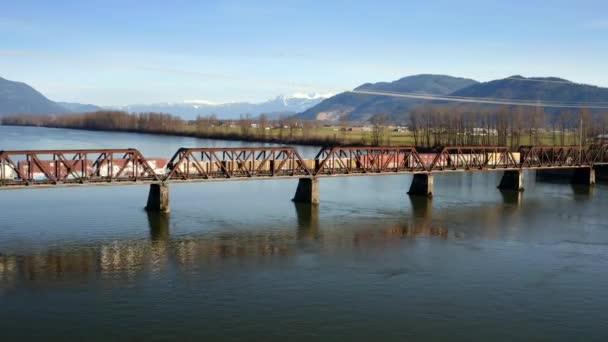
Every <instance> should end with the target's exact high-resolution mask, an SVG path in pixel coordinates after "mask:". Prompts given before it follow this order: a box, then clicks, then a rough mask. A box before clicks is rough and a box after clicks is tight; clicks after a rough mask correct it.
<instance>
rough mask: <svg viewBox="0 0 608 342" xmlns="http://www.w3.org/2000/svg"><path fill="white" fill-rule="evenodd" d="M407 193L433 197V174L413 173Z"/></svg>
mask: <svg viewBox="0 0 608 342" xmlns="http://www.w3.org/2000/svg"><path fill="white" fill-rule="evenodd" d="M407 194H408V195H410V196H426V197H433V174H431V173H415V174H414V178H413V179H412V185H410V191H408V192H407Z"/></svg>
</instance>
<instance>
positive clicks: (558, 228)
mask: <svg viewBox="0 0 608 342" xmlns="http://www.w3.org/2000/svg"><path fill="white" fill-rule="evenodd" d="M242 145H252V144H248V143H237V142H226V141H212V140H201V139H194V138H180V137H165V136H153V135H141V134H130V133H105V132H87V131H75V130H61V129H46V128H24V127H2V126H0V149H6V150H9V149H51V148H54V149H59V148H99V147H107V148H126V147H134V148H138V149H140V150H141V151H142V152H143V153H144V155H146V156H148V157H164V158H169V157H171V155H172V154H173V153H174V152H175V150H176V149H177V148H179V147H182V146H191V147H194V146H199V147H201V146H242ZM300 151H302V154H304V155H306V156H311V155H314V154H315V152H316V149H315V148H311V147H302V148H300ZM526 179H527V181H526V191H525V192H524V193H523V195H522V196H521V197H518V196H517V195H512V194H502V193H501V192H500V191H498V190H497V189H496V185H497V184H498V182H499V180H500V173H475V174H446V175H438V176H436V177H435V183H436V184H435V197H434V198H433V199H432V201H427V200H426V199H422V200H420V199H418V200H411V199H410V198H408V196H407V195H406V192H407V190H408V188H409V185H410V181H411V177H410V176H387V177H351V178H349V177H344V178H332V179H322V180H321V181H320V189H321V190H320V192H321V205H320V206H319V207H318V209H314V208H311V207H310V206H296V205H294V203H292V202H291V201H290V199H291V198H292V197H293V194H294V191H295V189H296V185H297V181H295V180H275V181H249V182H223V183H219V182H216V183H199V184H176V185H171V186H170V189H171V207H172V211H171V214H170V216H169V217H168V218H167V217H162V216H157V215H148V214H147V213H146V212H145V211H144V210H143V207H144V205H145V201H146V198H147V192H148V187H147V186H124V187H120V186H118V187H84V188H63V189H44V190H20V191H0V331H1V336H2V337H1V340H2V341H8V340H23V339H25V338H30V339H32V338H37V339H40V340H59V339H63V340H134V339H135V340H146V341H147V340H166V339H180V340H183V339H193V340H220V339H231V340H242V339H244V340H286V339H289V340H306V341H307V340H312V339H322V340H361V341H368V340H371V339H376V340H405V339H407V340H448V339H449V340H463V341H465V340H470V339H471V337H475V338H476V339H479V340H509V341H512V340H564V341H571V340H585V341H588V340H605V338H606V337H607V336H608V272H607V271H606V267H607V266H608V222H607V219H608V210H607V209H608V186H606V185H603V184H598V185H597V186H595V188H594V189H592V190H589V189H587V188H577V187H573V186H571V185H569V184H558V183H542V182H535V180H534V174H532V173H527V174H526Z"/></svg>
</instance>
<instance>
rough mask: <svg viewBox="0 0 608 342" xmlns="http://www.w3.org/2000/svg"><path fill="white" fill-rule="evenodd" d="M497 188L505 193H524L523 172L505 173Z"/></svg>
mask: <svg viewBox="0 0 608 342" xmlns="http://www.w3.org/2000/svg"><path fill="white" fill-rule="evenodd" d="M498 188H499V189H500V190H507V191H524V172H523V171H522V170H510V171H505V173H504V174H503V175H502V179H501V180H500V184H499V185H498Z"/></svg>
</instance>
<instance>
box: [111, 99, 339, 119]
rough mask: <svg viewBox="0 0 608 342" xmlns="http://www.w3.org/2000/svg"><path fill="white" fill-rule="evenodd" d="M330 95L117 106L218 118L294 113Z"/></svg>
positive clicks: (137, 110)
mask: <svg viewBox="0 0 608 342" xmlns="http://www.w3.org/2000/svg"><path fill="white" fill-rule="evenodd" d="M330 96H331V94H319V93H294V94H291V95H279V96H277V97H275V98H274V99H270V100H268V101H264V102H258V103H251V102H227V103H218V102H213V101H208V100H202V99H194V100H184V101H182V102H176V103H162V104H140V105H131V106H124V107H121V108H119V109H123V110H127V111H129V112H132V113H144V112H159V113H169V114H174V115H179V116H181V117H183V118H185V119H194V118H196V117H197V116H199V115H201V116H205V115H212V114H213V115H216V116H217V117H218V118H220V119H238V118H239V117H240V116H241V115H251V116H258V115H260V114H285V115H288V114H295V113H300V112H303V111H305V110H307V109H308V108H311V107H313V106H315V105H316V104H318V103H319V102H321V101H323V100H324V99H325V98H327V97H330Z"/></svg>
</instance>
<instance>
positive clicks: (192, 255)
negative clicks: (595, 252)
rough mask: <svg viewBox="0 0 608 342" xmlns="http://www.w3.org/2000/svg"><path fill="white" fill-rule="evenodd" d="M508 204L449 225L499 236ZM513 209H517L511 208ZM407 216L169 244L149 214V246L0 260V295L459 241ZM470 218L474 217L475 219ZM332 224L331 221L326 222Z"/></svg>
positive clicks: (427, 217) (313, 219) (420, 210)
mask: <svg viewBox="0 0 608 342" xmlns="http://www.w3.org/2000/svg"><path fill="white" fill-rule="evenodd" d="M512 201H513V198H508V199H507V198H505V202H506V203H510V204H507V205H504V204H503V203H498V204H496V205H493V206H489V207H484V210H479V208H477V207H470V208H458V209H457V210H456V209H454V210H456V215H455V216H454V215H452V216H450V219H451V220H454V219H455V221H456V222H458V221H459V220H462V221H463V222H466V220H470V219H471V218H472V217H473V218H474V219H475V220H477V221H479V222H484V223H485V226H484V229H485V230H484V231H482V232H479V233H480V234H484V235H487V236H488V237H492V236H494V235H495V234H497V233H498V232H497V229H500V228H499V226H500V224H499V223H500V222H501V220H503V218H504V215H506V214H509V213H510V212H514V211H516V210H518V206H517V205H513V202H512ZM515 203H518V200H516V202H515ZM411 206H412V209H413V211H412V212H413V215H412V216H411V217H407V218H406V219H404V220H402V221H399V222H396V221H395V220H394V219H392V218H391V219H387V220H383V219H378V218H369V219H367V220H366V219H365V218H357V219H354V220H353V222H348V223H346V222H345V223H343V224H341V225H339V226H335V225H333V224H332V226H331V227H326V228H325V229H323V228H322V227H324V224H323V219H322V217H321V215H320V213H319V210H320V209H319V207H318V206H314V205H307V204H295V205H294V208H295V211H296V217H295V218H296V225H295V226H296V229H295V230H289V229H286V230H270V231H269V230H264V229H256V228H255V227H252V228H251V229H248V230H247V231H245V232H243V231H241V232H229V233H222V232H220V233H211V234H204V235H200V236H194V237H177V238H171V235H170V230H171V229H170V226H171V221H170V217H169V216H168V215H166V214H162V213H148V216H147V220H148V224H149V227H150V237H149V239H140V240H130V241H120V242H112V243H105V244H102V245H99V246H90V247H72V248H66V249H58V250H49V251H46V252H42V253H35V252H34V253H31V254H21V255H19V254H17V255H1V256H0V289H2V288H10V287H11V286H12V285H15V284H18V283H21V282H27V283H29V284H36V283H38V282H48V281H58V280H62V279H81V280H86V279H97V278H102V279H121V278H126V279H134V278H136V277H137V276H138V275H140V274H142V273H145V272H164V271H166V270H167V269H168V268H170V267H171V268H173V267H176V268H186V269H187V268H197V267H204V266H205V265H213V264H217V263H221V262H227V261H230V260H246V261H248V262H254V263H264V262H271V261H272V260H277V259H276V258H279V259H285V258H291V257H292V256H294V255H296V254H297V253H298V251H300V250H301V249H302V248H305V247H306V246H307V244H309V243H314V244H315V246H316V247H317V248H320V249H321V250H322V251H323V252H325V253H339V252H340V251H341V250H344V249H353V248H366V249H367V248H372V249H373V248H378V249H384V248H387V246H400V245H401V244H402V243H403V241H404V239H405V240H408V239H414V240H416V239H419V238H423V239H424V238H430V239H459V238H461V236H460V234H461V233H460V232H459V231H458V230H454V231H449V230H448V229H447V228H445V226H444V225H443V224H442V220H441V212H443V210H442V211H441V212H440V213H435V214H434V213H433V206H432V201H431V200H430V199H427V198H424V197H418V198H412V199H411ZM474 215H477V217H475V216H474ZM332 222H333V220H332Z"/></svg>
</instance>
